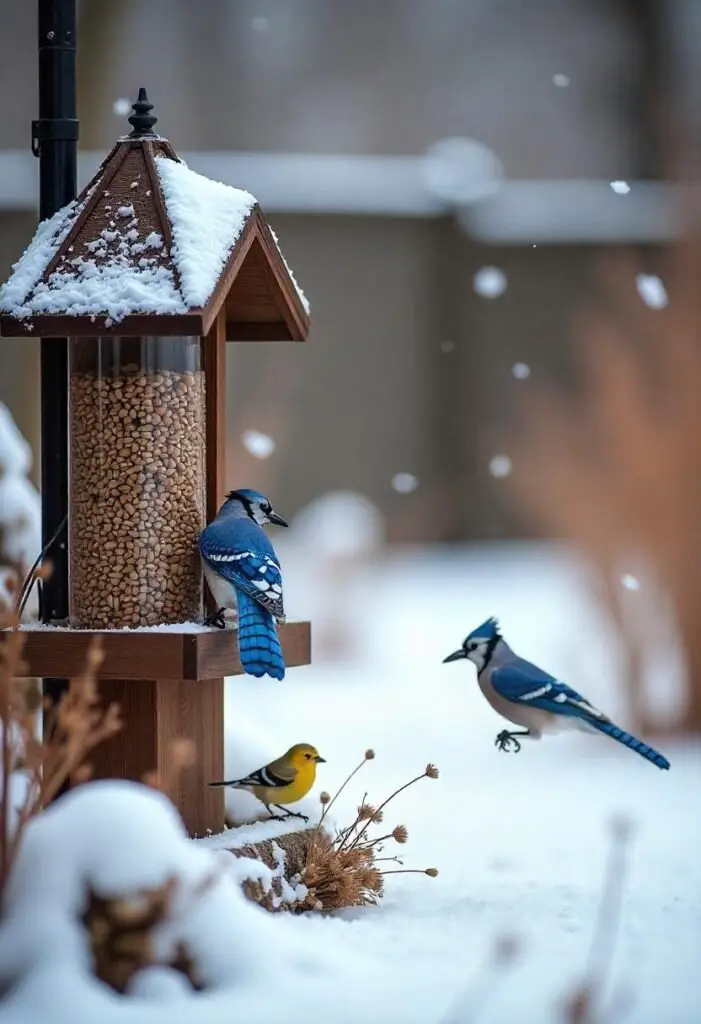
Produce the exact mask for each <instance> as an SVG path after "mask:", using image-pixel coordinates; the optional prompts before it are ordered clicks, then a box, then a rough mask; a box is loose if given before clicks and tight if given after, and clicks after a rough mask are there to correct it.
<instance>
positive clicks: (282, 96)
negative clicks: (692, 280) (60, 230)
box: [0, 0, 701, 542]
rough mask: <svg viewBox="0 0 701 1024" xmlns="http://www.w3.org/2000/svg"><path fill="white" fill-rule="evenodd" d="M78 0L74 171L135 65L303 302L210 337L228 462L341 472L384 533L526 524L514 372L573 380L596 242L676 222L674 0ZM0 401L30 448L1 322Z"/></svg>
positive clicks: (695, 87)
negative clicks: (671, 189)
mask: <svg viewBox="0 0 701 1024" xmlns="http://www.w3.org/2000/svg"><path fill="white" fill-rule="evenodd" d="M78 6H79V33H80V39H79V116H80V122H81V129H80V130H81V137H80V147H81V159H80V181H81V184H82V183H84V182H85V181H86V180H87V179H88V178H89V176H90V175H91V174H92V173H93V172H94V169H95V166H96V164H97V163H98V161H99V160H100V159H101V158H102V157H103V156H104V155H105V154H106V152H107V151H108V150H109V148H110V147H111V145H112V143H113V142H114V140H115V138H116V137H117V136H119V135H120V134H122V133H123V132H124V131H125V129H126V117H127V116H128V113H129V105H130V102H131V101H132V100H133V99H134V98H135V95H136V92H137V89H138V87H139V86H141V85H145V86H146V87H147V89H148V92H149V97H150V99H151V101H152V102H153V103H154V105H155V110H154V113H156V114H157V115H158V117H159V123H158V126H157V130H159V131H161V132H162V133H163V134H164V135H167V136H168V137H169V138H170V139H171V140H172V142H173V144H174V145H175V147H176V149H177V150H178V152H180V153H181V154H182V155H183V156H184V157H185V159H186V160H187V161H188V163H189V164H190V165H191V166H192V167H193V168H194V169H195V170H201V171H202V172H203V173H205V174H207V175H209V176H212V177H216V178H219V179H220V180H222V181H225V182H226V183H228V184H233V185H237V186H239V187H242V188H246V189H248V190H250V191H251V192H253V193H254V195H256V196H257V197H258V198H259V200H260V202H261V204H262V205H263V207H264V209H265V211H266V213H267V214H268V215H269V217H270V219H271V221H272V223H273V226H274V227H275V229H276V231H277V233H278V235H279V237H280V241H281V245H282V248H283V251H284V252H285V254H286V256H287V257H288V259H289V262H290V263H291V265H292V267H293V268H294V271H295V275H296V277H297V278H298V280H299V282H300V284H301V285H302V287H303V288H304V289H305V291H306V293H307V295H308V296H309V298H310V300H311V303H312V319H313V330H312V334H311V337H310V339H309V342H308V344H306V345H305V346H304V347H301V346H294V345H272V344H271V345H251V346H245V345H237V346H229V374H230V377H229V387H230V424H229V425H230V431H231V438H232V441H233V442H234V443H233V444H231V446H230V450H231V452H232V461H231V464H230V466H229V475H230V479H231V483H232V485H233V484H234V483H237V484H243V483H245V484H247V485H257V486H260V487H262V488H263V489H267V490H268V491H269V492H270V493H271V494H272V495H274V499H275V504H276V507H279V508H280V509H282V510H283V511H284V512H285V514H286V515H294V514H295V512H296V511H297V510H299V509H301V508H302V507H303V506H306V505H308V504H309V503H310V502H312V501H314V500H316V499H318V498H320V497H321V496H323V495H324V494H327V493H329V492H334V491H338V490H341V489H343V490H351V491H353V492H357V493H358V494H360V495H362V496H364V498H365V499H369V501H370V502H371V503H372V504H373V505H374V506H376V507H377V508H378V509H379V510H380V512H381V513H382V514H383V518H384V519H385V521H386V524H387V526H386V537H387V538H388V540H389V541H390V542H392V541H394V542H399V541H422V542H425V541H457V540H476V539H485V538H495V539H496V538H505V537H523V536H527V535H528V534H529V532H530V531H531V530H532V527H531V525H530V524H529V523H528V522H526V521H524V520H523V519H522V518H521V517H520V515H519V513H518V511H517V510H516V509H515V508H514V507H513V506H512V505H511V504H510V503H509V502H507V501H506V499H505V498H504V496H503V493H504V480H503V477H504V475H507V474H508V471H509V460H508V451H504V450H503V448H502V447H500V442H499V436H500V431H502V430H503V428H504V427H505V426H508V425H509V423H510V421H511V410H512V409H513V407H514V402H515V401H518V398H519V396H520V395H522V394H523V392H524V389H527V388H529V387H531V386H533V384H534V383H538V382H539V381H543V380H553V379H554V380H556V381H558V382H560V383H562V384H564V385H568V384H574V385H576V372H575V370H574V362H573V360H572V358H571V355H572V346H573V329H572V322H573V319H574V317H575V314H576V313H577V311H579V310H581V309H582V308H583V307H585V306H586V304H587V303H588V302H589V301H590V300H591V298H592V296H593V294H594V293H595V289H596V280H595V274H594V272H593V266H594V264H595V262H596V259H597V258H598V256H599V255H600V254H601V251H602V249H605V248H611V247H620V246H628V247H630V246H631V245H632V246H635V247H637V249H638V257H639V259H640V261H641V268H642V269H648V270H649V271H650V272H654V267H655V261H656V259H657V256H658V252H659V248H660V246H664V245H665V244H666V243H667V242H669V240H670V239H671V238H672V237H673V236H674V233H675V224H674V217H673V212H672V209H673V207H672V202H671V200H670V196H669V194H668V186H667V185H666V184H665V179H666V177H667V170H668V169H667V167H666V164H665V160H666V158H667V156H668V153H669V146H668V143H669V142H670V139H671V141H672V148H673V149H674V148H675V147H674V143H675V142H679V141H680V140H679V139H678V138H677V137H676V135H675V131H676V130H677V129H678V127H679V124H680V123H681V120H682V119H684V124H685V127H686V129H687V130H688V128H689V126H691V127H692V128H693V125H694V123H695V122H696V121H698V119H699V116H700V115H699V109H701V108H700V107H699V103H698V99H699V96H698V93H699V90H700V89H701V85H700V83H699V78H698V75H695V74H694V73H693V69H694V65H695V61H696V57H697V55H698V53H699V51H700V48H701V4H700V3H698V0H665V2H664V3H662V2H660V0H529V2H528V3H524V2H522V0H381V2H378V0H332V2H328V0H200V2H198V3H192V2H191V0H110V2H109V3H95V2H82V3H79V5H78ZM35 17H36V12H35V4H33V3H22V4H19V3H11V2H10V0H3V2H2V4H0V123H1V124H2V132H1V133H0V147H1V149H0V277H2V278H3V279H4V278H5V277H6V275H7V272H8V270H9V267H10V264H11V263H12V262H13V261H14V260H15V259H16V258H17V257H18V256H19V254H20V252H21V251H22V249H23V247H24V246H25V245H26V243H27V242H28V240H29V238H30V237H31V235H32V233H33V231H34V228H35V225H36V205H37V199H36V197H37V169H38V168H37V161H36V160H34V158H33V157H32V155H31V153H30V151H29V133H30V122H31V120H32V118H33V117H36V111H37V99H36V23H35ZM662 111H663V112H664V113H663V116H661V112H662ZM683 141H684V145H686V144H687V141H688V136H687V135H685V136H684V140H683ZM677 148H678V147H677ZM611 182H621V183H627V185H629V186H630V190H629V191H626V188H624V186H623V185H620V186H617V190H615V189H614V188H612V187H611ZM0 401H2V402H4V403H5V404H6V405H7V406H8V407H9V409H10V410H11V412H12V414H13V416H14V417H15V419H16V421H17V423H18V425H19V427H20V429H21V430H22V432H23V433H24V435H25V436H26V437H27V438H28V439H29V440H30V442H31V444H32V446H33V447H34V449H35V452H36V444H37V437H38V344H37V343H36V342H33V341H27V340H22V341H17V342H15V343H6V344H5V345H4V346H3V350H2V356H1V357H0ZM495 456H497V458H495ZM499 456H500V458H499ZM35 479H36V477H35Z"/></svg>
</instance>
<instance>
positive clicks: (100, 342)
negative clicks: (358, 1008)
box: [0, 90, 310, 834]
mask: <svg viewBox="0 0 701 1024" xmlns="http://www.w3.org/2000/svg"><path fill="white" fill-rule="evenodd" d="M151 110H152V105H151V104H150V103H149V102H148V98H147V96H146V93H145V91H144V90H141V91H140V93H139V99H138V100H137V102H136V103H135V104H134V105H133V113H132V115H131V117H130V118H129V123H130V124H131V126H132V129H133V130H132V131H131V133H130V134H129V135H127V136H124V137H122V138H121V139H119V141H118V142H117V143H116V145H115V146H114V148H113V149H112V151H111V152H110V153H109V154H108V156H107V157H106V159H105V160H104V162H103V163H102V165H101V166H100V168H99V170H98V171H97V173H96V175H95V177H94V178H93V179H92V181H91V182H90V184H89V185H88V186H87V187H86V188H85V189H84V190H83V192H82V193H81V194H80V196H79V197H78V198H77V200H75V202H72V203H70V204H69V205H68V206H66V207H64V208H63V209H62V210H60V211H59V212H58V213H57V214H56V215H55V216H54V217H52V218H50V219H49V220H46V221H44V222H43V223H41V224H40V225H39V227H38V229H37V232H36V234H35V236H34V239H33V240H32V242H31V243H30V245H29V247H28V248H27V250H26V251H25V253H24V254H23V256H22V257H21V258H20V260H19V261H18V262H17V263H16V264H15V266H14V270H13V274H12V276H11V277H10V279H9V280H8V281H7V283H6V284H5V285H4V286H3V288H2V289H1V290H0V333H2V335H4V336H6V337H14V338H18V337H22V336H24V337H41V338H55V339H62V338H68V339H69V343H68V350H69V381H70V400H69V396H66V400H67V401H68V400H69V444H68V448H69V452H66V458H65V474H66V476H65V479H68V481H69V535H68V536H69V545H68V547H69V550H68V562H69V571H70V621H69V624H64V623H56V624H54V625H53V626H52V625H51V624H49V626H44V627H43V628H41V627H39V628H36V629H31V630H28V634H27V640H26V645H25V650H24V656H25V660H26V661H27V662H28V665H29V669H28V671H29V673H30V674H32V675H37V676H43V677H52V678H59V679H69V678H71V677H73V676H75V675H77V674H79V673H80V672H81V671H82V668H83V665H84V661H85V655H86V652H87V649H88V647H89V645H90V641H91V639H92V637H93V635H94V633H95V632H96V631H99V632H100V634H101V636H102V641H103V650H104V652H105V658H104V662H103V664H102V667H101V669H100V676H99V678H100V687H101V694H102V696H103V697H104V699H105V700H106V701H111V700H114V701H117V702H118V703H119V704H120V706H121V708H122V714H123V718H124V720H125V722H126V727H125V729H124V730H123V731H122V732H120V733H119V734H118V736H116V737H115V738H114V739H112V740H110V741H109V742H107V743H105V744H103V745H102V746H100V747H99V748H97V749H96V750H95V752H94V756H93V759H92V760H93V765H94V769H95V774H96V776H97V777H103V778H110V777H117V778H131V779H139V778H141V777H142V776H143V775H144V774H145V773H146V772H150V771H153V770H154V769H155V770H157V771H158V772H159V775H160V776H161V777H163V778H170V777H172V778H174V779H176V778H178V773H177V772H171V771H169V770H168V769H169V759H170V757H171V753H170V751H171V748H172V747H173V743H172V741H173V740H174V739H176V738H188V739H191V740H193V741H194V742H195V744H196V746H197V750H198V759H197V763H196V764H195V765H194V766H193V767H192V768H191V769H190V770H189V771H188V772H187V773H186V774H185V776H184V777H180V778H179V779H178V782H177V791H175V792H173V793H171V794H169V795H170V796H171V797H172V799H173V800H174V802H175V804H176V805H177V807H178V809H179V810H180V812H181V814H182V816H183V819H184V821H185V823H186V825H187V826H188V828H189V829H190V831H191V832H197V833H200V834H202V833H204V831H205V830H206V829H212V830H213V831H219V830H221V829H222V828H223V825H224V801H223V795H222V792H221V791H219V790H214V789H208V788H207V787H206V782H208V781H211V780H212V779H213V778H221V777H222V774H223V768H224V764H223V759H224V753H223V744H224V736H223V677H224V676H227V675H234V674H237V673H240V672H241V671H242V669H241V665H240V662H239V660H238V645H237V643H236V639H235V637H233V636H232V635H231V634H230V633H229V632H228V631H220V630H212V629H208V628H206V627H204V626H199V625H197V623H198V622H201V621H202V618H203V586H202V573H201V568H200V564H199V559H198V557H197V549H196V539H197V535H198V533H199V531H200V530H201V529H202V527H203V526H204V524H205V522H206V520H208V519H211V518H212V517H213V516H214V515H215V513H216V510H217V508H218V506H219V504H220V503H221V501H222V500H223V497H224V493H225V491H226V490H227V489H229V487H231V486H234V484H238V485H239V486H240V485H242V484H245V481H236V482H227V481H225V479H224V474H225V436H226V409H225V397H226V396H225V360H226V342H227V341H268V340H269V341H303V340H304V339H305V338H306V336H307V333H308V330H309V307H308V303H307V301H306V299H305V297H304V295H303V293H302V292H301V291H300V289H299V287H298V286H297V284H296V282H295V280H294V277H293V276H292V272H291V271H290V269H289V267H288V266H287V264H286V262H285V260H284V258H283V256H282V254H281V252H280V250H279V248H278V245H277V240H276V238H275V235H274V234H273V232H272V231H271V229H270V227H269V226H268V224H267V222H266V220H265V218H264V216H263V214H262V212H261V210H260V207H259V206H258V204H257V202H256V200H255V199H254V197H253V196H252V195H250V194H249V193H248V192H244V191H241V190H239V189H235V188H232V187H230V186H228V185H223V184H221V183H220V182H216V181H211V180H210V179H208V178H205V177H203V176H202V175H200V174H196V173H195V172H194V171H192V170H190V169H189V168H188V167H187V165H186V164H185V163H183V162H182V161H181V160H180V159H179V158H178V156H177V155H176V153H175V151H174V150H173V148H172V146H171V145H170V143H169V142H168V141H167V140H166V139H164V138H162V137H161V136H159V135H157V134H156V133H155V132H154V130H153V126H154V124H155V122H156V118H155V117H154V116H153V115H152V114H151ZM69 466H70V473H69ZM227 483H228V485H229V486H228V487H227ZM280 634H281V639H282V643H283V649H284V653H285V661H286V663H287V665H288V666H295V665H302V664H308V662H309V659H310V631H309V624H308V623H304V622H298V623H289V624H286V625H283V626H281V627H280ZM174 785H176V784H175V783H174Z"/></svg>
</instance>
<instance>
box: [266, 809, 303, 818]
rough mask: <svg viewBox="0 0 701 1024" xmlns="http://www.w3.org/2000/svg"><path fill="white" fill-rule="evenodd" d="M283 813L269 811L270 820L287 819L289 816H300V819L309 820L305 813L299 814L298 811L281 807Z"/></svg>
mask: <svg viewBox="0 0 701 1024" xmlns="http://www.w3.org/2000/svg"><path fill="white" fill-rule="evenodd" d="M283 810H284V814H273V812H272V811H271V812H270V820H271V821H287V820H288V819H289V818H301V819H302V821H309V818H308V817H307V816H306V814H300V813H299V811H288V810H287V808H286V807H285V808H283Z"/></svg>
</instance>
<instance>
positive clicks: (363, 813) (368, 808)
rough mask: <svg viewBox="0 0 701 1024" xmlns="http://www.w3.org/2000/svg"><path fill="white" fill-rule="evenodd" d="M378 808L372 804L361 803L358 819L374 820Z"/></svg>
mask: <svg viewBox="0 0 701 1024" xmlns="http://www.w3.org/2000/svg"><path fill="white" fill-rule="evenodd" d="M376 814H377V808H376V807H373V806H372V804H361V805H360V807H359V808H358V821H374V820H375V817H374V816H375V815H376Z"/></svg>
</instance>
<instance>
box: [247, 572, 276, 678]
mask: <svg viewBox="0 0 701 1024" xmlns="http://www.w3.org/2000/svg"><path fill="white" fill-rule="evenodd" d="M237 599H238V609H239V657H240V659H241V665H242V666H243V668H244V671H245V672H247V673H248V675H249V676H257V677H260V676H272V677H273V679H284V677H285V660H284V658H283V656H282V647H281V645H280V638H279V637H278V635H277V629H276V628H275V622H274V620H273V617H272V615H271V614H270V612H269V611H268V610H267V609H266V608H263V606H262V605H260V604H259V603H258V602H257V601H255V600H254V599H253V598H252V597H249V596H248V594H246V593H245V592H244V591H243V590H239V591H237Z"/></svg>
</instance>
